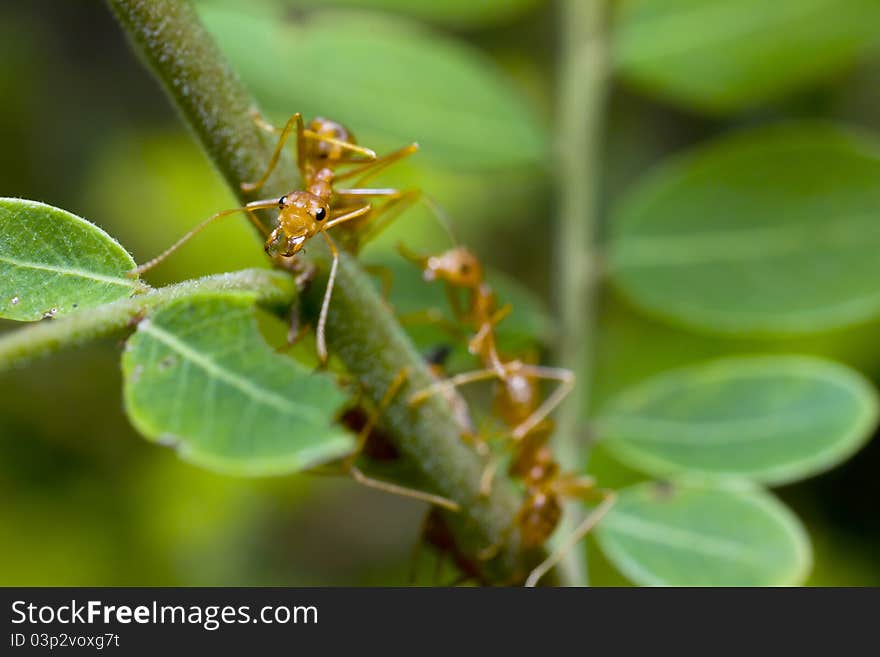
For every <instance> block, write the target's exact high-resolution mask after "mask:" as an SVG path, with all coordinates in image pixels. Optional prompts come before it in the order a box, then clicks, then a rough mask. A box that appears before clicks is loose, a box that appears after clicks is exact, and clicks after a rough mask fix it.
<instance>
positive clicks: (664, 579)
mask: <svg viewBox="0 0 880 657" xmlns="http://www.w3.org/2000/svg"><path fill="white" fill-rule="evenodd" d="M596 536H597V539H598V541H599V545H600V547H601V548H602V551H603V552H604V553H605V556H606V557H608V559H609V560H610V561H611V562H612V563H613V564H614V565H615V566H617V568H618V569H619V570H620V571H621V572H622V573H623V574H624V575H626V576H627V577H628V578H629V579H631V580H632V581H633V582H635V583H636V584H640V585H643V586H790V585H797V584H801V583H802V582H803V581H804V579H805V578H806V576H807V574H808V572H809V569H810V564H811V560H812V558H811V550H810V543H809V539H808V537H807V535H806V533H805V532H804V529H803V527H802V526H801V524H800V522H799V521H798V519H797V518H796V517H795V516H794V515H793V514H792V513H791V511H789V510H788V509H787V508H786V507H785V506H784V505H783V504H781V503H780V502H779V501H778V500H776V498H774V497H773V496H772V495H770V494H769V493H767V492H765V491H762V490H759V489H751V488H733V487H720V486H718V487H704V486H700V487H697V486H692V485H690V486H689V485H683V484H680V483H679V484H667V483H643V484H638V485H636V486H632V487H630V488H626V489H624V490H622V491H620V493H619V498H618V500H617V503H616V504H615V505H614V507H612V509H611V511H609V513H608V515H607V516H605V518H603V519H602V522H601V523H599V526H598V527H597V529H596Z"/></svg>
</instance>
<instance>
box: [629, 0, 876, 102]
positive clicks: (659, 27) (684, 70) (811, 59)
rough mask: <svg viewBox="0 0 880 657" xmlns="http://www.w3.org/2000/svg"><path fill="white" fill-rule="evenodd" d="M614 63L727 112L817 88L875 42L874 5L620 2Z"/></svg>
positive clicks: (870, 1)
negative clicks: (808, 88) (814, 85)
mask: <svg viewBox="0 0 880 657" xmlns="http://www.w3.org/2000/svg"><path fill="white" fill-rule="evenodd" d="M618 7H619V11H618V13H617V16H616V30H615V34H614V43H615V51H614V56H615V59H616V64H617V67H618V68H619V70H620V71H621V73H622V74H623V76H624V77H626V78H627V79H629V80H631V81H632V82H633V83H635V84H637V85H638V86H641V87H644V88H646V89H647V90H649V91H651V92H653V93H656V94H658V95H661V96H664V97H667V98H669V99H671V100H673V101H675V102H677V103H680V104H682V105H685V106H688V107H696V108H700V109H704V110H708V111H712V112H734V111H737V110H741V109H744V108H748V107H751V106H754V105H757V104H759V103H763V102H766V101H768V100H772V99H775V98H777V97H780V96H782V95H784V94H786V93H788V92H791V91H794V90H796V89H798V88H801V87H805V86H808V85H810V84H813V83H815V82H819V81H822V80H823V79H825V78H828V77H830V76H832V75H833V74H834V73H837V72H838V71H840V70H843V69H845V68H846V67H848V66H850V65H851V64H852V63H853V62H855V61H856V60H857V59H858V58H859V57H860V56H861V55H863V54H864V53H866V52H867V51H868V50H869V49H870V48H871V47H872V46H874V45H876V44H877V42H878V41H880V3H878V2H877V1H876V0H772V1H769V2H768V0H629V1H628V2H621V3H618Z"/></svg>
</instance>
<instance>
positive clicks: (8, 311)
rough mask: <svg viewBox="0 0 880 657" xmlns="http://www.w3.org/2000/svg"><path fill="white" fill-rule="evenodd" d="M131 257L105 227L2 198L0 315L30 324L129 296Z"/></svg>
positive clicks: (42, 206) (132, 284) (36, 204)
mask: <svg viewBox="0 0 880 657" xmlns="http://www.w3.org/2000/svg"><path fill="white" fill-rule="evenodd" d="M134 266H135V263H134V260H132V258H131V256H130V255H128V253H127V252H126V251H125V249H123V248H122V247H121V246H120V245H119V243H118V242H117V241H116V240H114V239H113V238H112V237H110V236H109V235H108V234H107V233H105V232H104V231H103V230H101V229H100V228H98V227H97V226H95V225H94V224H91V223H89V222H88V221H86V220H85V219H81V218H80V217H77V216H76V215H74V214H71V213H70V212H67V211H65V210H61V209H59V208H55V207H52V206H51V205H46V204H45V203H39V202H37V201H28V200H25V199H19V198H0V281H2V289H0V317H2V318H4V319H14V320H18V321H21V322H32V321H36V320H38V319H44V318H47V317H61V316H63V315H66V314H68V313H70V312H74V311H77V310H86V309H88V308H94V307H96V306H100V305H103V304H105V303H109V302H111V301H116V300H117V299H121V298H123V297H127V296H130V295H131V293H132V292H133V291H134V290H135V289H136V288H137V287H138V286H139V285H140V283H138V281H137V280H136V279H133V278H129V277H127V276H126V272H128V271H130V270H131V269H133V268H134Z"/></svg>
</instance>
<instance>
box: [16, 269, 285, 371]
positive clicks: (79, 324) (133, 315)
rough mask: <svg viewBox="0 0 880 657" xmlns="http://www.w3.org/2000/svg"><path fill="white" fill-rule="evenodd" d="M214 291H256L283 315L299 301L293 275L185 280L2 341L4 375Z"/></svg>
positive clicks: (252, 272)
mask: <svg viewBox="0 0 880 657" xmlns="http://www.w3.org/2000/svg"><path fill="white" fill-rule="evenodd" d="M211 291H240V292H251V293H253V294H254V298H255V299H256V301H257V302H258V303H261V304H263V305H265V306H269V307H272V308H277V309H279V310H280V309H282V308H286V307H288V306H289V305H290V304H291V302H292V301H293V299H294V298H295V296H296V288H295V286H294V284H293V281H292V280H291V279H290V277H289V276H285V275H283V274H281V273H279V272H273V271H270V270H268V269H246V270H244V271H237V272H233V273H230V274H218V275H215V276H207V277H205V278H199V279H196V280H191V281H185V282H183V283H178V284H177V285H169V286H167V287H162V288H159V289H155V290H150V291H149V292H146V293H144V294H138V295H136V296H134V297H131V298H129V299H121V300H119V301H115V302H113V303H108V304H105V305H103V306H101V307H99V308H95V309H94V310H86V311H82V312H79V313H76V314H73V315H70V316H69V317H64V318H61V319H53V320H43V321H41V322H39V323H38V324H33V325H30V326H27V327H25V328H21V329H19V330H17V331H13V332H11V333H8V334H6V335H4V336H3V337H0V370H4V369H9V368H12V367H16V366H19V365H21V364H23V363H26V362H28V361H31V360H33V359H35V358H40V357H43V356H48V355H49V354H53V353H55V352H56V351H59V350H61V349H63V348H65V347H70V346H75V345H79V344H83V343H85V342H88V341H90V340H95V339H97V338H100V337H104V336H107V335H114V334H116V333H120V332H122V331H125V330H127V329H130V328H131V326H132V325H133V322H135V321H136V320H137V319H139V318H140V317H142V316H143V315H144V313H146V312H147V311H149V310H151V309H152V308H155V307H156V306H159V305H161V304H166V303H169V302H171V301H174V300H175V299H179V298H181V297H185V296H189V295H191V294H194V293H197V292H211Z"/></svg>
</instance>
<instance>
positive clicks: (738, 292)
mask: <svg viewBox="0 0 880 657" xmlns="http://www.w3.org/2000/svg"><path fill="white" fill-rule="evenodd" d="M878 154H880V148H878V145H877V143H876V142H875V141H874V140H873V139H870V138H868V137H867V136H864V135H860V134H859V133H856V132H852V131H848V130H844V129H841V128H837V127H833V126H827V125H784V126H773V127H770V128H761V129H758V130H752V131H749V132H746V133H742V134H738V135H735V136H733V137H729V138H726V139H723V140H721V141H719V142H716V143H714V144H712V145H710V146H708V147H704V148H701V149H699V150H697V151H695V152H693V153H690V154H688V155H686V156H684V157H681V158H678V159H675V160H673V161H671V162H669V163H667V164H666V165H664V166H662V167H661V168H660V169H659V170H658V171H656V172H655V173H654V174H653V175H650V176H648V178H647V179H646V180H644V181H642V182H641V183H640V184H639V185H637V187H636V188H635V189H634V190H633V191H632V192H631V193H630V194H629V196H628V197H627V198H626V199H625V200H624V202H623V203H622V204H621V205H620V207H618V208H617V211H616V214H615V218H614V222H613V225H612V237H611V244H610V270H611V276H612V280H613V281H614V282H615V283H616V284H617V286H618V287H620V288H621V289H622V290H623V291H624V292H625V293H626V295H627V296H628V297H630V298H631V299H632V300H633V301H634V302H635V303H636V304H637V305H638V306H640V307H641V308H643V309H645V310H648V311H650V312H652V313H656V314H657V315H660V316H662V317H666V318H669V319H674V320H677V321H680V322H683V323H684V324H686V325H689V326H693V327H695V328H701V329H708V330H712V331H719V332H725V333H739V334H751V335H773V334H798V333H807V332H811V331H818V330H821V329H827V328H834V327H840V326H846V325H849V324H853V323H855V322H859V321H864V320H867V319H870V318H872V317H875V316H877V315H878V314H880V287H878V286H877V284H876V282H877V280H878V278H880V259H878V258H877V257H876V254H877V252H878V250H880V222H878V221H877V217H878V213H880V158H878Z"/></svg>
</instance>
